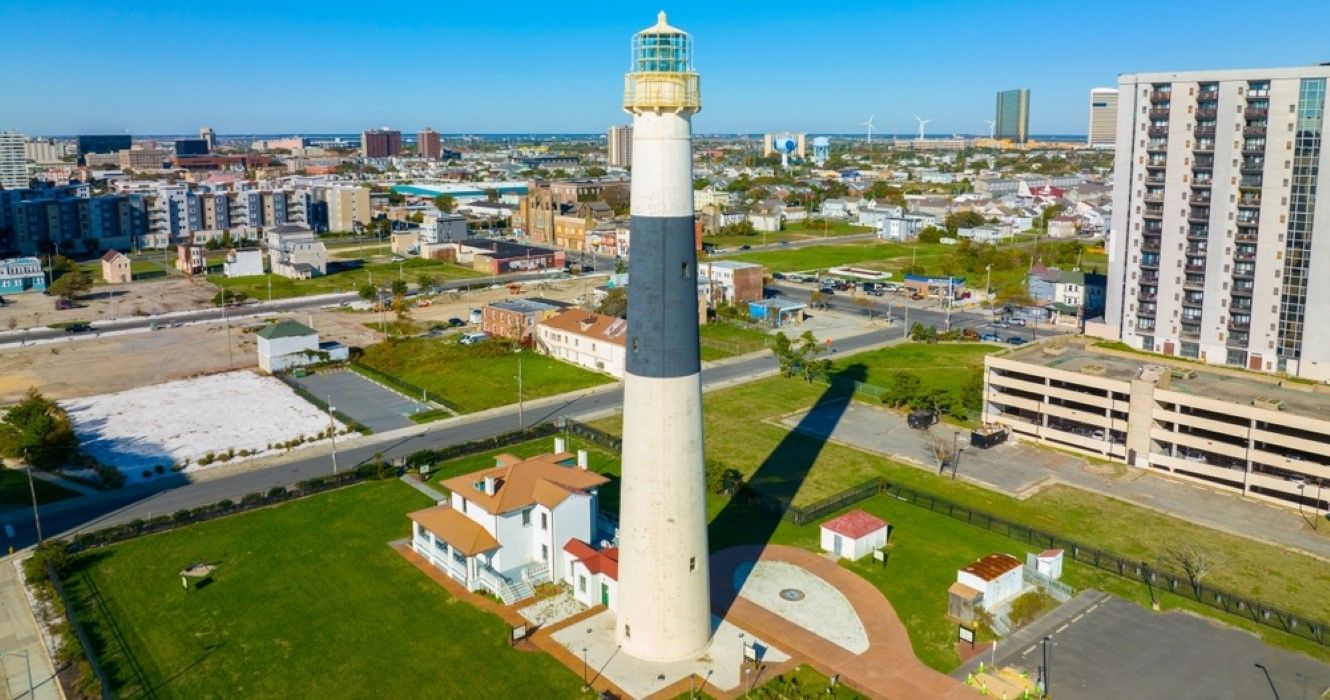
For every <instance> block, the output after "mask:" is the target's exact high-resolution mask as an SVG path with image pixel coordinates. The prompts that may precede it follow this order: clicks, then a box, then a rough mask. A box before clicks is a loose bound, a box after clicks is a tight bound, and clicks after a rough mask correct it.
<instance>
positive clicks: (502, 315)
mask: <svg viewBox="0 0 1330 700" xmlns="http://www.w3.org/2000/svg"><path fill="white" fill-rule="evenodd" d="M563 308H564V307H563V305H560V304H552V303H549V302H546V301H536V300H534V299H508V300H506V301H496V302H493V303H491V304H487V305H486V306H485V307H484V308H483V309H481V310H480V314H481V316H480V318H481V320H480V330H482V331H484V332H486V333H489V334H490V335H491V336H493V337H495V338H505V339H508V340H513V341H516V342H518V343H520V344H522V345H524V346H529V345H532V343H533V338H534V336H535V332H536V324H538V323H540V322H541V321H544V320H545V319H547V318H549V317H551V316H553V315H555V314H557V313H559V312H560V311H562V310H563Z"/></svg>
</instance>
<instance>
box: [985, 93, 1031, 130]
mask: <svg viewBox="0 0 1330 700" xmlns="http://www.w3.org/2000/svg"><path fill="white" fill-rule="evenodd" d="M993 119H994V121H996V122H997V123H996V124H994V126H993V137H994V138H998V139H1011V140H1012V141H1015V142H1016V143H1025V142H1026V141H1028V140H1029V139H1030V91H1029V90H1026V89H1020V90H1003V91H1002V92H999V93H998V94H997V113H996V114H995V115H994V117H993Z"/></svg>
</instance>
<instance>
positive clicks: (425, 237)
mask: <svg viewBox="0 0 1330 700" xmlns="http://www.w3.org/2000/svg"><path fill="white" fill-rule="evenodd" d="M466 237H467V231H466V217H465V216H462V215H460V214H448V213H446V212H442V211H439V210H438V209H434V210H432V211H429V212H426V213H425V219H424V221H422V222H421V223H420V242H421V243H424V244H426V245H439V244H442V243H459V242H461V241H464V240H466Z"/></svg>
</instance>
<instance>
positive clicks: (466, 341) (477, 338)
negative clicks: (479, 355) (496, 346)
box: [457, 331, 490, 345]
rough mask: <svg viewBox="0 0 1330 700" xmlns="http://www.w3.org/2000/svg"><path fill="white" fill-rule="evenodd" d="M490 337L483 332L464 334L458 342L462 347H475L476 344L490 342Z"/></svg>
mask: <svg viewBox="0 0 1330 700" xmlns="http://www.w3.org/2000/svg"><path fill="white" fill-rule="evenodd" d="M489 337H490V334H489V333H485V332H483V331H480V332H475V333H463V334H462V339H461V340H459V341H457V342H459V343H461V344H462V345H475V344H476V343H479V342H481V341H483V340H488V339H489Z"/></svg>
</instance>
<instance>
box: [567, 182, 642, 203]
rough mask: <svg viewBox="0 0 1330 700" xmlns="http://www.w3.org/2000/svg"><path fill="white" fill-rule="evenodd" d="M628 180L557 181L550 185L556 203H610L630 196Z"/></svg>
mask: <svg viewBox="0 0 1330 700" xmlns="http://www.w3.org/2000/svg"><path fill="white" fill-rule="evenodd" d="M628 188H629V183H628V181H627V180H557V181H554V182H551V183H549V191H550V194H551V195H553V196H554V199H555V201H558V202H562V203H564V204H577V203H578V202H610V201H613V200H615V199H616V198H626V197H627V196H628Z"/></svg>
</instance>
